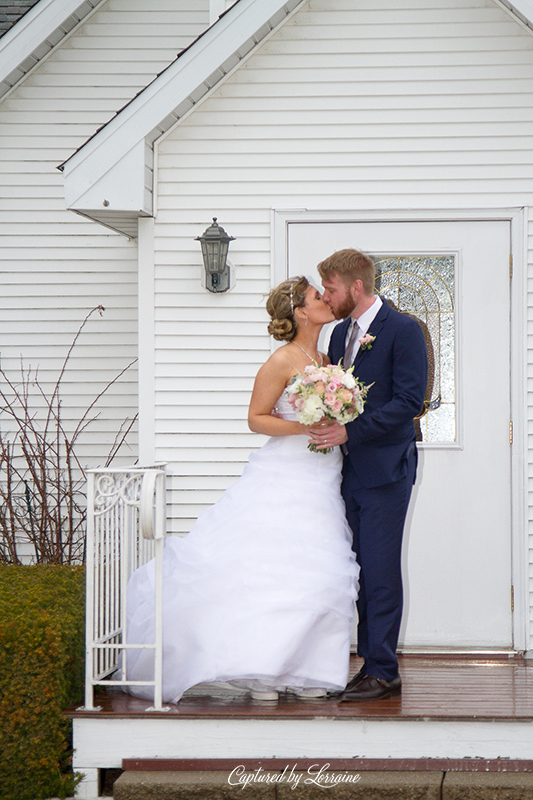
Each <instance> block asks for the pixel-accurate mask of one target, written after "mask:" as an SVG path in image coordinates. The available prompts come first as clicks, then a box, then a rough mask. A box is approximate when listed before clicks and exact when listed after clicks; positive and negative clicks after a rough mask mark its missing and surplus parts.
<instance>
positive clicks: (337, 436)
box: [309, 422, 348, 450]
mask: <svg viewBox="0 0 533 800" xmlns="http://www.w3.org/2000/svg"><path fill="white" fill-rule="evenodd" d="M309 434H310V436H311V438H310V439H309V443H310V444H311V443H313V444H315V445H316V446H317V448H318V449H319V450H325V449H326V448H328V447H335V446H336V445H339V444H344V443H345V442H347V441H348V434H347V433H346V426H345V425H340V424H339V423H338V422H328V423H327V424H324V423H323V422H320V423H317V425H315V426H314V427H313V428H311V429H310V430H309Z"/></svg>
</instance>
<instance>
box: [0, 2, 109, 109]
mask: <svg viewBox="0 0 533 800" xmlns="http://www.w3.org/2000/svg"><path fill="white" fill-rule="evenodd" d="M105 2H106V0H83V2H82V0H40V2H39V3H37V4H36V5H34V6H33V8H30V9H29V10H28V11H27V12H26V13H25V14H24V16H22V17H21V18H20V19H19V20H18V22H16V23H15V25H13V27H12V28H10V29H9V30H8V31H7V32H6V33H5V34H4V35H3V36H2V38H1V39H0V97H3V96H4V95H5V94H7V92H9V91H10V90H11V89H12V88H13V87H14V86H16V85H17V83H19V81H21V80H22V79H23V78H24V76H25V75H26V74H27V73H28V72H29V71H30V70H31V69H33V67H35V65H36V64H38V63H39V61H41V60H42V59H43V58H44V57H45V56H47V55H48V53H49V52H50V51H51V50H52V49H53V48H54V47H56V45H58V44H59V43H60V42H61V41H62V40H63V39H64V38H65V37H66V36H68V35H69V34H70V33H71V32H72V31H73V30H74V28H75V27H76V26H77V25H79V24H80V22H82V21H83V20H84V19H85V18H86V17H87V16H88V15H89V14H92V12H93V11H95V10H96V8H97V7H99V6H101V5H103V3H105Z"/></svg>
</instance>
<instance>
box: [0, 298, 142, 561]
mask: <svg viewBox="0 0 533 800" xmlns="http://www.w3.org/2000/svg"><path fill="white" fill-rule="evenodd" d="M103 311H104V308H103V306H97V307H96V308H93V309H92V310H91V311H90V312H89V313H88V314H87V316H86V317H85V319H84V320H83V322H82V323H81V325H80V327H79V328H78V331H77V333H76V335H75V336H74V339H73V340H72V343H71V345H70V347H69V350H68V352H67V354H66V356H65V359H64V361H63V364H62V367H61V370H60V372H59V376H58V378H57V380H56V382H55V385H54V387H53V389H52V391H51V392H49V393H48V394H47V393H46V391H45V390H44V389H43V386H42V384H41V382H40V381H39V375H38V370H35V371H33V370H32V369H31V368H26V367H25V366H24V364H23V363H21V367H20V380H19V379H18V378H17V382H15V381H14V380H13V379H11V378H10V377H9V376H8V375H7V374H6V372H5V370H4V369H2V368H0V415H1V416H2V417H4V419H5V418H7V419H9V420H10V423H11V424H10V425H9V426H8V427H9V430H8V432H6V433H4V432H3V431H2V430H1V429H0V563H3V564H21V563H22V561H21V557H20V548H21V545H22V544H23V543H24V542H26V543H27V542H30V543H31V545H32V547H33V549H34V551H35V561H36V562H37V563H41V564H76V563H82V562H83V561H84V560H85V552H84V547H85V520H86V497H85V494H84V487H85V480H86V475H85V470H84V468H83V466H82V464H81V463H80V460H79V458H78V456H77V455H76V444H77V442H78V439H79V437H80V435H81V434H82V433H83V432H84V431H85V430H86V429H87V428H88V426H90V425H91V423H92V422H94V421H95V419H97V417H98V416H99V414H98V413H95V405H96V404H97V402H98V400H99V399H100V398H101V397H102V396H103V395H104V394H105V393H106V392H107V391H108V390H109V389H110V388H111V386H113V384H115V383H116V382H117V381H118V380H119V379H120V378H121V376H122V375H124V373H125V372H126V371H127V370H128V369H130V367H131V366H133V364H135V362H136V360H137V359H135V360H133V361H132V362H131V363H129V364H128V365H127V366H126V367H124V369H123V370H121V371H120V372H119V373H118V374H117V375H116V376H115V377H114V378H113V380H111V381H110V382H109V383H108V384H107V385H106V386H105V387H104V389H103V390H102V391H101V392H99V393H98V394H97V395H96V396H95V397H94V399H93V400H92V401H91V403H90V404H89V405H88V406H87V408H86V409H85V411H84V412H83V413H82V414H81V416H80V419H79V420H78V421H77V423H76V424H75V426H74V430H73V431H67V430H66V427H65V425H64V424H63V421H62V418H61V384H62V381H63V379H64V377H65V371H66V367H67V364H68V362H69V359H70V357H71V355H72V351H73V349H74V347H75V346H76V343H77V341H78V339H79V337H80V335H81V333H82V331H83V329H84V327H85V325H86V324H87V322H88V320H89V319H90V317H91V316H92V315H93V314H94V313H95V312H99V313H100V315H101V314H102V313H103ZM36 406H38V407H39V411H36V410H35V407H36ZM136 419H137V415H135V416H134V417H133V418H132V419H125V420H124V422H123V423H122V424H121V426H120V428H119V430H118V431H117V434H116V436H115V440H114V442H113V445H112V447H111V449H110V451H109V454H108V455H107V459H106V462H105V466H109V464H110V463H111V462H112V460H113V459H114V458H115V456H116V455H117V453H118V452H119V450H120V448H121V447H122V445H123V444H124V442H125V440H126V437H127V435H128V433H129V432H130V430H131V428H132V427H133V425H134V423H135V421H136Z"/></svg>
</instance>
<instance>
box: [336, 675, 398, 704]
mask: <svg viewBox="0 0 533 800" xmlns="http://www.w3.org/2000/svg"><path fill="white" fill-rule="evenodd" d="M356 677H357V676H356ZM348 685H349V684H348ZM401 691H402V681H401V678H400V676H399V675H398V677H397V678H394V680H392V681H384V680H383V679H382V678H373V677H372V676H371V675H363V676H362V678H361V680H359V682H358V683H357V684H356V685H355V686H354V687H353V688H350V689H348V687H346V690H345V691H344V694H343V695H342V697H341V698H340V702H341V703H342V702H348V703H359V702H361V701H363V700H381V699H383V698H385V697H394V696H396V695H399V694H401Z"/></svg>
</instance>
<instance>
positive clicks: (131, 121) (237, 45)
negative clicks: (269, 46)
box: [60, 0, 305, 237]
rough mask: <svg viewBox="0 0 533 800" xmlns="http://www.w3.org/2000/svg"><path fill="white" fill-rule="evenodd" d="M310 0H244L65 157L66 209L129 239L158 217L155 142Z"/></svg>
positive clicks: (62, 166) (235, 5)
mask: <svg viewBox="0 0 533 800" xmlns="http://www.w3.org/2000/svg"><path fill="white" fill-rule="evenodd" d="M304 2H305V0H238V2H237V3H235V4H234V5H233V6H231V7H230V8H229V9H228V10H227V11H226V12H225V13H224V14H223V15H222V16H221V17H219V19H218V20H217V22H215V23H214V24H213V25H212V26H211V27H210V28H208V29H207V30H206V31H205V32H204V33H203V34H202V35H201V36H199V37H198V39H196V41H195V42H193V43H192V44H191V45H190V46H189V47H188V48H187V49H186V50H185V51H183V52H182V53H180V55H179V56H178V58H177V59H176V60H175V61H173V62H172V64H170V65H169V66H168V67H167V68H166V69H165V70H164V71H163V72H162V73H161V74H160V75H159V76H158V77H157V78H156V79H155V80H154V81H152V83H150V84H149V85H148V86H147V87H146V88H145V89H144V90H143V91H142V92H141V93H140V94H139V95H137V97H135V98H134V99H133V100H132V101H131V102H130V103H128V105H126V106H125V107H124V108H123V109H122V111H121V112H120V113H119V114H117V115H116V116H115V117H114V118H113V119H112V120H110V122H108V123H107V124H106V125H105V126H104V127H103V128H101V129H100V130H99V131H98V132H97V133H96V134H95V135H94V136H92V137H91V138H90V139H89V140H88V141H87V142H86V143H85V145H84V146H83V147H82V148H81V149H80V150H78V151H77V152H76V153H74V154H73V155H72V156H71V157H70V158H69V159H68V160H67V161H65V162H64V163H63V164H62V165H61V166H60V169H62V170H63V171H64V174H65V201H66V205H67V208H70V209H72V210H73V211H77V212H78V213H80V214H83V215H85V216H88V217H90V218H91V219H94V220H96V221H97V222H100V223H101V224H103V225H106V226H108V227H110V228H112V229H113V230H116V231H119V232H120V233H124V234H126V235H127V236H130V237H136V236H137V218H138V217H142V216H152V194H153V192H152V178H153V154H154V142H155V141H156V139H159V137H160V136H162V135H163V134H164V133H166V132H167V131H168V130H169V129H170V128H171V127H172V126H173V125H175V124H176V122H178V121H179V120H180V119H182V118H183V117H184V115H185V114H187V113H188V112H189V111H190V110H191V109H192V108H194V106H195V105H196V103H198V101H199V100H201V99H202V98H203V97H204V96H205V95H206V94H207V93H208V92H210V91H211V90H212V89H213V88H214V87H215V86H217V84H219V82H220V81H221V80H223V79H224V78H225V77H226V76H227V75H229V74H230V72H232V71H233V70H234V69H235V68H236V67H237V66H238V65H239V64H240V63H241V61H242V60H243V59H244V58H246V57H247V56H248V55H249V54H250V53H251V52H253V51H254V50H255V48H256V47H257V46H258V45H259V43H260V42H262V41H264V39H265V38H266V37H267V36H269V35H270V34H271V33H272V32H273V31H274V30H275V29H277V28H278V26H279V25H281V24H282V23H283V22H285V21H286V20H287V19H288V17H289V16H291V15H292V13H293V12H294V11H295V10H296V9H297V8H298V6H300V5H301V4H302V3H304Z"/></svg>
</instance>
